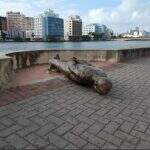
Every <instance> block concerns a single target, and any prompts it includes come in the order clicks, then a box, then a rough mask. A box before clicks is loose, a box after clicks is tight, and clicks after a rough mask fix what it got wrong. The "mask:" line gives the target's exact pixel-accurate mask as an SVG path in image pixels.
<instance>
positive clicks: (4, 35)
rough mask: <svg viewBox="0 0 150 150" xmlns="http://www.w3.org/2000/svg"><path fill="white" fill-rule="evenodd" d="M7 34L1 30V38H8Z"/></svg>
mask: <svg viewBox="0 0 150 150" xmlns="http://www.w3.org/2000/svg"><path fill="white" fill-rule="evenodd" d="M6 36H7V34H6V33H5V32H3V31H1V38H2V40H3V41H5V40H6Z"/></svg>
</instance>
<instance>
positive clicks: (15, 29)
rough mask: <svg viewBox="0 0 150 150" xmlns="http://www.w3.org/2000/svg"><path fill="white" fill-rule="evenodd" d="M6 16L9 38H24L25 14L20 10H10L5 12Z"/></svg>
mask: <svg viewBox="0 0 150 150" xmlns="http://www.w3.org/2000/svg"><path fill="white" fill-rule="evenodd" d="M6 17H7V31H8V36H9V38H11V39H14V38H25V30H24V26H25V22H24V18H25V15H23V14H21V13H20V12H12V11H10V12H7V13H6Z"/></svg>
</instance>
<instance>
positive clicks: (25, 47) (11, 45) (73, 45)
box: [0, 41, 150, 53]
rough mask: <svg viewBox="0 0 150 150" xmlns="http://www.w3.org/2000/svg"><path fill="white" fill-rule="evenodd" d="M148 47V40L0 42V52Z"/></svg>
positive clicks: (149, 43)
mask: <svg viewBox="0 0 150 150" xmlns="http://www.w3.org/2000/svg"><path fill="white" fill-rule="evenodd" d="M147 47H150V41H98V42H56V43H53V42H52V43H49V42H0V53H10V52H16V51H30V50H52V49H57V50H62V49H63V50H118V49H131V48H147Z"/></svg>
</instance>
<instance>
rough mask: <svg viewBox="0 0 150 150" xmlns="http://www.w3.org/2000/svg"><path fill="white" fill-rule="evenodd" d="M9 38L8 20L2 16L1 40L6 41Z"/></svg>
mask: <svg viewBox="0 0 150 150" xmlns="http://www.w3.org/2000/svg"><path fill="white" fill-rule="evenodd" d="M6 36H7V19H6V17H1V16H0V40H5V39H6Z"/></svg>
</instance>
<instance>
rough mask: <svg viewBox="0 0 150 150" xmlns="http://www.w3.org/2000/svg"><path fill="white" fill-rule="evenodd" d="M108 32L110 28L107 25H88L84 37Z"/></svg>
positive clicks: (84, 28) (84, 30)
mask: <svg viewBox="0 0 150 150" xmlns="http://www.w3.org/2000/svg"><path fill="white" fill-rule="evenodd" d="M107 31H108V28H107V27H106V26H105V25H99V24H97V23H93V24H87V25H85V26H84V27H83V35H89V33H97V34H102V33H106V32H107Z"/></svg>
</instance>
